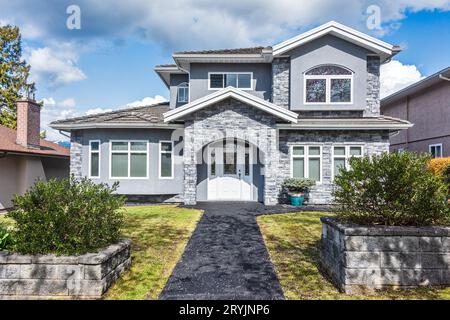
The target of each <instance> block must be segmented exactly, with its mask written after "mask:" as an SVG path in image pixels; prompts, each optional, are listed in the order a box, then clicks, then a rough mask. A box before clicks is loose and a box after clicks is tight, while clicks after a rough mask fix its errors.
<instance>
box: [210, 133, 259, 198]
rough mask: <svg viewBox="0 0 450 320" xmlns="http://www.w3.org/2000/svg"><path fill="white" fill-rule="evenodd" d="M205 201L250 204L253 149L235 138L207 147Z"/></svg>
mask: <svg viewBox="0 0 450 320" xmlns="http://www.w3.org/2000/svg"><path fill="white" fill-rule="evenodd" d="M207 165H208V200H217V201H253V200H255V193H256V192H255V186H254V185H253V147H252V145H250V144H249V143H246V142H243V141H238V140H237V139H227V140H224V141H220V142H216V143H213V144H211V145H210V146H209V147H208V163H207Z"/></svg>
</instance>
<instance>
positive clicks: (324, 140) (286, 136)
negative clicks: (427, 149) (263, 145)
mask: <svg viewBox="0 0 450 320" xmlns="http://www.w3.org/2000/svg"><path fill="white" fill-rule="evenodd" d="M294 145H308V146H309V145H311V146H313V145H318V146H322V163H321V166H322V182H321V183H319V184H317V185H316V186H314V187H313V188H312V189H311V191H310V193H309V196H308V199H307V202H308V204H330V203H332V202H333V199H332V195H331V192H332V187H333V184H332V166H333V160H332V150H333V146H335V145H336V146H342V145H357V146H362V147H363V152H364V155H365V156H372V155H376V154H381V153H383V152H387V151H389V134H388V132H387V131H381V132H377V131H293V130H280V132H279V159H280V164H279V170H278V188H279V189H278V192H277V193H278V194H279V196H280V199H279V201H280V202H287V200H288V199H287V195H286V194H282V193H280V191H281V188H280V186H281V184H282V183H283V180H284V179H286V178H289V177H290V176H291V149H292V148H291V146H294Z"/></svg>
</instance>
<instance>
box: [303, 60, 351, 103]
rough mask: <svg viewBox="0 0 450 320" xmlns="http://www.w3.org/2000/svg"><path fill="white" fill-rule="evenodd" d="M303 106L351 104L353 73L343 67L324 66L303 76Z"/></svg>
mask: <svg viewBox="0 0 450 320" xmlns="http://www.w3.org/2000/svg"><path fill="white" fill-rule="evenodd" d="M304 97H305V98H304V102H305V104H351V103H352V101H353V72H351V71H350V70H348V69H345V68H343V67H339V66H334V65H324V66H319V67H315V68H313V69H311V70H309V71H307V72H306V73H305V75H304Z"/></svg>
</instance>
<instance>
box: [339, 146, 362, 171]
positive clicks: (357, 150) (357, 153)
mask: <svg viewBox="0 0 450 320" xmlns="http://www.w3.org/2000/svg"><path fill="white" fill-rule="evenodd" d="M362 156H363V148H362V146H338V147H333V178H334V177H335V176H336V175H337V174H338V173H339V170H341V169H345V170H348V169H349V168H350V159H351V158H353V157H355V158H361V157H362Z"/></svg>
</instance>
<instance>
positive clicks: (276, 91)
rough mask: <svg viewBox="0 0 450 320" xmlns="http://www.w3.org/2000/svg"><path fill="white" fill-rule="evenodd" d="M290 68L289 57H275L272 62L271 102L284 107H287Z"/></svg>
mask: <svg viewBox="0 0 450 320" xmlns="http://www.w3.org/2000/svg"><path fill="white" fill-rule="evenodd" d="M290 68H291V61H290V59H289V58H276V59H274V60H273V62H272V102H273V103H274V104H276V105H277V106H280V107H283V108H286V109H288V108H289V81H290Z"/></svg>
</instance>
